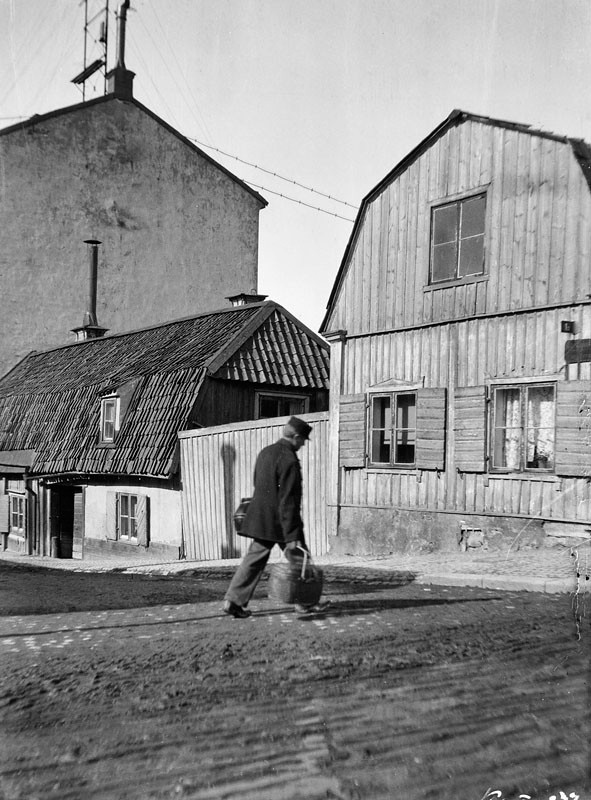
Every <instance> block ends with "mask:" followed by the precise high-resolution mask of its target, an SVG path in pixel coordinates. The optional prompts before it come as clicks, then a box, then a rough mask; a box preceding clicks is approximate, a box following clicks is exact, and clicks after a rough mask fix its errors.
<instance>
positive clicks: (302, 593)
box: [269, 548, 323, 605]
mask: <svg viewBox="0 0 591 800" xmlns="http://www.w3.org/2000/svg"><path fill="white" fill-rule="evenodd" d="M302 552H303V554H304V555H303V560H302V564H301V566H300V565H299V564H292V563H290V562H289V561H280V562H279V563H277V564H273V566H272V567H271V574H270V576H269V597H272V598H273V599H274V600H281V601H282V602H283V603H289V604H290V605H293V604H294V603H301V604H302V605H314V604H315V603H317V602H318V601H319V600H320V595H321V594H322V581H323V573H322V570H321V569H320V568H319V567H316V566H314V564H312V560H311V559H310V554H309V553H308V551H307V550H303V548H302Z"/></svg>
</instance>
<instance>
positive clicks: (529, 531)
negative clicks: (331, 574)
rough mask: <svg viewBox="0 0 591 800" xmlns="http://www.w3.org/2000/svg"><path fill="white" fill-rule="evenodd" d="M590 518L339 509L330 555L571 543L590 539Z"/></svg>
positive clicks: (374, 554)
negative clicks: (586, 520) (568, 520)
mask: <svg viewBox="0 0 591 800" xmlns="http://www.w3.org/2000/svg"><path fill="white" fill-rule="evenodd" d="M590 530H591V526H590V525H589V523H587V524H584V523H557V522H545V521H544V520H541V519H522V518H518V517H498V516H496V517H493V516H479V515H469V514H447V513H446V514H442V513H437V512H422V511H398V510H396V509H372V508H341V509H340V519H339V528H338V535H337V536H332V537H330V542H329V552H330V553H331V554H334V555H372V556H386V555H389V554H391V553H399V554H403V553H408V554H419V553H437V552H442V553H443V552H455V553H457V552H478V551H480V552H487V551H490V552H496V551H503V550H505V551H506V550H507V549H508V548H510V549H511V551H512V552H517V551H519V550H528V549H530V550H531V549H538V548H540V547H553V546H559V545H563V546H572V545H576V544H581V542H583V541H589V539H590V538H591V533H590Z"/></svg>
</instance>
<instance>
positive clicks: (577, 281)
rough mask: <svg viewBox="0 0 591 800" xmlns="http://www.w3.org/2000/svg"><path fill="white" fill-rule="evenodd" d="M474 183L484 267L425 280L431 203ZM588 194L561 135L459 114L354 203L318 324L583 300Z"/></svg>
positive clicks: (400, 322) (370, 325) (396, 320)
mask: <svg viewBox="0 0 591 800" xmlns="http://www.w3.org/2000/svg"><path fill="white" fill-rule="evenodd" d="M482 187H484V188H486V189H487V191H488V198H487V230H486V242H485V248H486V275H485V276H484V277H485V279H484V280H480V281H470V282H465V283H462V284H460V285H456V286H446V287H441V288H437V287H429V285H428V281H429V257H430V256H429V251H430V209H431V206H432V205H435V204H437V203H439V202H445V201H446V200H447V199H450V198H456V197H458V196H461V195H462V194H464V193H470V192H473V191H476V190H478V189H480V188H482ZM590 222H591V198H590V192H589V187H588V184H587V182H586V180H585V178H584V175H583V172H582V170H581V168H580V165H579V164H578V162H577V161H576V159H575V157H574V154H573V151H572V148H571V146H570V144H568V143H566V142H563V141H557V140H553V139H548V138H543V137H540V136H535V135H531V134H527V133H524V132H520V131H516V130H511V129H508V128H502V127H498V126H493V125H486V124H483V123H480V122H476V121H466V122H463V123H462V124H460V125H458V126H456V127H452V128H450V129H449V130H447V132H446V133H445V134H444V135H442V136H441V137H440V138H439V139H437V140H436V141H435V142H434V143H433V144H432V145H431V146H430V147H429V148H428V149H427V150H426V151H425V152H423V153H422V155H420V156H419V157H418V158H417V159H416V160H415V161H414V162H413V163H412V164H411V165H410V166H409V167H408V168H407V169H406V170H404V171H403V172H402V173H401V174H400V175H399V176H398V177H396V178H395V179H394V180H393V181H392V182H391V183H389V184H388V185H387V186H386V187H385V188H384V189H383V190H382V191H381V193H379V194H378V195H377V196H376V197H374V198H373V199H372V200H371V202H369V203H368V204H367V206H366V210H365V214H364V217H363V219H362V220H361V222H360V225H359V229H358V234H357V237H356V239H355V241H354V245H353V247H352V248H351V253H350V257H349V261H348V266H347V267H346V269H345V271H344V275H343V278H342V282H341V286H340V288H339V291H338V294H337V295H336V298H335V301H334V305H333V309H332V312H331V314H330V316H329V317H328V318H327V322H326V324H325V326H324V328H325V329H326V330H336V329H341V328H342V329H345V330H347V332H348V333H349V334H355V333H363V332H369V331H379V330H388V329H392V328H400V327H411V326H415V325H420V324H429V323H433V322H441V321H447V320H450V321H451V320H454V319H458V318H465V317H470V316H474V315H477V314H486V313H499V312H503V311H507V310H516V309H520V308H534V307H543V306H547V305H553V304H559V303H564V302H574V301H578V300H585V299H587V296H588V295H589V293H591V267H590V251H591V225H590Z"/></svg>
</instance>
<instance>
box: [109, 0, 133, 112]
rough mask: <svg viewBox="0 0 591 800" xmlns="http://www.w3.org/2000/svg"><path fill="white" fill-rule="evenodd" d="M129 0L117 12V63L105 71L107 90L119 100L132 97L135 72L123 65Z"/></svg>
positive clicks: (125, 0)
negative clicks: (108, 70)
mask: <svg viewBox="0 0 591 800" xmlns="http://www.w3.org/2000/svg"><path fill="white" fill-rule="evenodd" d="M128 9H129V0H124V2H123V3H121V5H120V6H119V11H118V12H117V64H116V66H115V68H114V69H112V70H111V71H110V72H108V73H107V92H108V93H109V94H114V95H115V97H118V98H119V99H120V100H132V99H133V79H134V77H135V72H131V70H129V69H126V67H125V24H126V22H127V10H128Z"/></svg>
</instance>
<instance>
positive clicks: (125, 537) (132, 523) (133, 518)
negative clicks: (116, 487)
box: [117, 492, 138, 544]
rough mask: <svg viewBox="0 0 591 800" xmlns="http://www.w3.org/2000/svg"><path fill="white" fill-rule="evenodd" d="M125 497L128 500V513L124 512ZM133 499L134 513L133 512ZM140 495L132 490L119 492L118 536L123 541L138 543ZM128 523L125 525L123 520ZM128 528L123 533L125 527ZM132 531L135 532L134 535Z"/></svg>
mask: <svg viewBox="0 0 591 800" xmlns="http://www.w3.org/2000/svg"><path fill="white" fill-rule="evenodd" d="M124 498H125V499H126V500H127V513H125V514H124V513H123V506H124V502H123V500H124ZM132 501H133V513H132ZM137 508H138V495H137V494H132V493H130V492H117V538H118V539H119V540H120V541H122V542H130V543H131V544H137V540H138V525H137ZM124 521H125V522H126V523H127V524H126V525H124V524H123V522H124ZM124 527H125V528H127V533H125V534H124V533H122V530H123V528H124ZM132 531H133V532H135V533H134V534H133V535H132Z"/></svg>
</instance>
